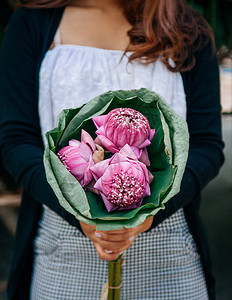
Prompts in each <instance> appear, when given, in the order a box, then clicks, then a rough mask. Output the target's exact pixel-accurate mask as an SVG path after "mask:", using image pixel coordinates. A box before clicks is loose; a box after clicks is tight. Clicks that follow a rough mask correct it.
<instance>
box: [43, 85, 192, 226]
mask: <svg viewBox="0 0 232 300" xmlns="http://www.w3.org/2000/svg"><path fill="white" fill-rule="evenodd" d="M118 107H127V108H132V109H135V110H137V111H140V112H141V113H142V114H144V115H145V116H146V117H147V119H148V121H149V124H150V127H151V128H152V129H153V128H155V130H156V132H155V136H154V138H153V139H152V141H151V145H149V146H148V147H147V150H148V155H149V159H150V162H151V165H150V167H149V170H150V172H151V173H152V174H153V176H154V180H153V181H152V183H151V184H150V188H151V195H150V196H149V197H145V198H144V199H143V202H142V205H141V206H140V207H139V208H137V209H134V210H116V211H113V212H108V211H107V210H106V208H105V206H104V203H103V201H102V199H101V197H100V196H99V195H96V194H94V193H92V192H89V191H85V190H84V189H83V188H82V187H81V185H80V184H79V182H78V181H77V180H76V178H75V177H74V176H73V175H72V174H71V173H70V172H69V171H68V170H67V169H66V168H65V167H64V165H63V164H62V163H61V162H60V160H59V158H58V157H57V155H56V153H57V152H58V151H59V150H60V149H61V148H62V147H64V146H67V145H68V142H69V140H70V139H73V138H75V139H77V140H80V138H81V130H82V129H85V130H86V131H87V132H88V133H89V134H90V135H91V136H92V137H93V138H95V137H96V134H95V131H96V127H95V125H94V123H93V121H92V118H93V117H94V116H98V115H102V114H107V113H108V112H109V111H111V110H112V109H114V108H118ZM46 138H47V147H46V149H45V154H44V165H45V171H46V176H47V180H48V182H49V184H50V185H51V187H52V188H53V190H54V192H55V194H56V196H57V198H58V200H59V202H60V204H61V205H62V206H63V207H64V208H65V209H66V210H67V211H68V212H70V213H71V214H73V215H74V216H75V217H76V218H77V219H78V220H81V221H83V222H86V223H88V224H91V225H96V226H97V229H98V230H113V229H120V228H123V227H124V226H125V227H126V228H130V227H135V226H138V225H139V224H141V223H142V222H143V221H144V220H145V219H146V218H148V217H149V216H151V215H155V214H156V213H157V212H158V211H159V210H160V209H165V205H164V204H165V203H166V202H167V201H168V200H169V199H170V198H172V197H173V196H174V195H175V194H177V193H178V192H179V188H180V184H181V180H182V176H183V173H184V169H185V165H186V161H187V156H188V145H189V136H188V129H187V125H186V122H185V121H184V120H183V119H182V118H181V117H180V116H179V115H177V114H176V113H175V111H174V110H173V109H172V108H171V106H170V105H169V104H168V103H167V102H166V101H165V100H164V99H163V98H162V97H161V96H160V95H158V94H157V93H155V92H152V91H150V90H147V89H143V88H142V89H139V90H128V91H125V90H119V91H109V92H107V93H104V94H102V95H99V96H98V97H96V98H94V99H92V100H91V101H89V102H88V103H87V104H85V105H83V106H82V107H79V108H76V109H67V110H64V111H62V112H61V114H60V115H59V116H58V120H57V126H56V128H54V129H53V130H51V131H49V132H47V133H46Z"/></svg>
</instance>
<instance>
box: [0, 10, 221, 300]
mask: <svg viewBox="0 0 232 300" xmlns="http://www.w3.org/2000/svg"><path fill="white" fill-rule="evenodd" d="M63 10H64V8H59V9H37V10H33V9H26V8H21V9H19V10H18V11H17V12H16V13H15V14H14V16H13V18H12V19H11V22H10V24H9V26H8V30H7V33H6V37H5V40H4V43H3V47H2V51H1V61H0V150H1V155H2V160H3V162H4V165H5V167H6V168H7V169H8V170H9V172H10V173H11V174H12V175H13V176H14V178H15V179H16V181H17V182H18V183H19V184H20V185H21V186H23V188H24V193H23V199H22V205H21V208H20V212H19V221H18V227H17V234H16V239H15V251H14V256H13V259H12V267H11V274H10V278H9V285H8V295H9V299H17V300H20V299H24V300H25V299H28V298H29V287H30V279H31V272H32V263H33V251H32V249H33V248H32V247H33V239H34V236H35V233H36V228H37V222H38V219H39V217H40V214H41V209H42V205H41V204H46V205H47V206H48V207H50V208H51V209H52V210H54V211H55V212H56V213H57V214H58V215H60V216H61V217H63V218H64V219H65V220H66V221H68V222H69V223H70V224H71V225H72V226H75V227H77V228H78V229H79V230H81V229H80V225H79V222H78V220H76V219H75V217H74V216H72V215H71V214H69V213H68V212H66V211H65V210H64V209H63V208H62V207H61V206H60V205H59V203H58V200H57V198H56V197H55V195H54V193H53V191H52V190H51V188H50V186H49V185H48V183H47V181H46V177H45V172H44V167H43V151H44V146H43V142H42V138H41V131H40V124H39V116H38V85H39V70H40V65H41V62H42V59H43V57H44V55H45V53H46V51H47V50H48V48H49V46H50V45H51V43H52V41H53V38H54V35H55V32H56V30H57V27H58V26H59V22H60V19H61V17H62V14H63ZM218 75H219V74H218V64H217V59H216V56H215V55H214V56H212V47H211V45H210V43H208V45H205V46H204V47H202V49H201V51H198V53H196V65H195V67H194V68H193V69H192V70H191V71H189V72H185V73H183V74H182V78H183V82H184V88H185V93H186V97H187V122H188V126H189V132H190V152H189V158H188V163H187V167H186V171H185V174H184V177H183V181H182V185H181V191H180V193H179V194H178V195H176V196H175V197H173V198H172V199H171V200H170V201H169V202H168V203H167V205H166V209H165V210H164V211H160V212H159V213H158V214H157V215H155V217H154V222H153V227H155V226H157V225H158V224H159V223H161V222H162V221H163V220H164V219H165V218H167V217H169V216H170V215H172V214H173V213H175V212H176V211H177V210H178V209H179V208H180V207H184V211H185V216H186V220H187V222H188V225H189V228H190V231H191V233H192V235H193V237H194V240H195V242H196V244H197V247H198V251H199V253H200V255H201V258H202V265H203V269H204V272H205V277H206V283H207V288H208V293H209V297H210V299H214V279H213V276H212V273H211V265H210V259H209V253H208V246H207V242H206V236H205V233H204V230H203V227H202V224H201V221H200V219H199V216H198V212H197V211H198V208H199V203H200V192H201V190H202V189H203V188H204V186H205V185H206V184H207V183H208V182H209V181H210V180H211V179H212V178H213V177H215V176H216V175H217V173H218V171H219V169H220V166H221V165H222V163H223V154H222V149H223V142H222V139H221V117H220V111H221V108H220V100H219V79H218V78H219V76H218Z"/></svg>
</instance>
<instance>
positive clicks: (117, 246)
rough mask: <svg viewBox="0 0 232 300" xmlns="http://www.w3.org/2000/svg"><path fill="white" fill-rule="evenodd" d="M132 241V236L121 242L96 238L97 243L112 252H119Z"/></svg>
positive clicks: (126, 247)
mask: <svg viewBox="0 0 232 300" xmlns="http://www.w3.org/2000/svg"><path fill="white" fill-rule="evenodd" d="M133 241H134V237H133V239H128V240H127V241H123V242H108V241H103V240H98V241H97V243H98V244H99V245H100V246H101V247H102V248H103V249H106V250H111V251H113V252H121V251H124V250H126V249H128V248H129V247H130V246H131V244H132V243H133Z"/></svg>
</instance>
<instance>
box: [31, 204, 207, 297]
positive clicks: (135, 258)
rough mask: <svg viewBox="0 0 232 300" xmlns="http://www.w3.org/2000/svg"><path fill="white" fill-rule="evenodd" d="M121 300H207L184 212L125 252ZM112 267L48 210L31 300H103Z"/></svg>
mask: <svg viewBox="0 0 232 300" xmlns="http://www.w3.org/2000/svg"><path fill="white" fill-rule="evenodd" d="M124 258H125V261H126V262H125V265H124V266H123V271H122V287H121V299H122V300H132V299H133V300H137V299H140V300H142V299H143V300H145V299H146V300H148V299H156V300H169V299H170V300H175V299H176V300H183V299H186V300H197V299H199V300H206V299H208V294H207V289H206V284H205V278H204V274H203V271H202V266H201V261H200V257H199V254H198V252H197V249H196V245H195V243H194V241H193V238H192V236H191V234H190V233H189V229H188V226H187V223H186V220H185V216H184V212H183V209H180V210H179V211H178V212H176V213H175V214H174V215H173V216H171V217H170V218H168V219H166V220H165V221H164V222H163V223H161V224H160V225H158V226H157V227H156V228H154V229H152V230H150V231H149V232H146V233H141V234H140V235H138V236H137V237H136V239H135V241H134V243H133V244H132V246H131V248H130V249H128V250H127V251H126V252H125V256H124ZM107 276H108V262H107V261H102V260H100V259H99V257H98V255H97V253H96V250H95V248H94V246H93V244H92V242H91V241H90V240H89V239H88V238H86V237H85V236H83V235H82V233H80V231H79V230H77V229H76V228H75V227H73V226H70V225H69V224H68V223H67V222H66V221H65V220H63V219H62V218H61V217H59V216H58V215H57V214H56V213H54V212H53V211H51V210H50V209H49V208H47V207H46V206H44V210H43V215H42V218H41V220H40V222H39V226H38V232H37V236H36V238H35V241H34V265H33V276H32V284H31V298H30V299H32V300H45V299H46V300H52V299H56V300H77V299H80V300H82V299H83V300H95V299H96V300H100V298H101V292H102V288H103V286H104V284H105V283H106V282H107Z"/></svg>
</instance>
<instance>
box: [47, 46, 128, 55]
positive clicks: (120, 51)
mask: <svg viewBox="0 0 232 300" xmlns="http://www.w3.org/2000/svg"><path fill="white" fill-rule="evenodd" d="M58 48H73V49H83V50H86V51H94V52H105V53H115V54H120V55H123V54H124V53H125V55H126V54H132V53H133V52H132V51H123V50H116V49H105V48H98V47H94V46H85V45H77V44H59V45H55V46H54V47H53V48H51V49H49V50H48V51H52V50H55V49H58Z"/></svg>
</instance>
